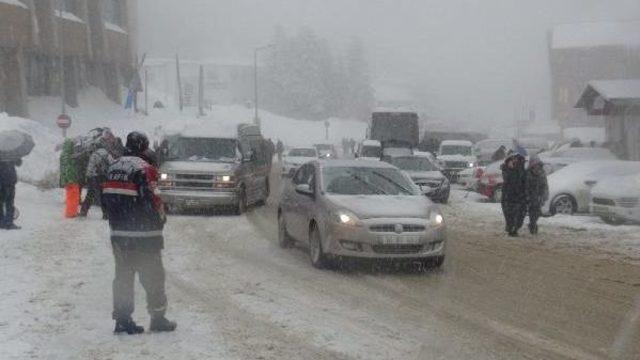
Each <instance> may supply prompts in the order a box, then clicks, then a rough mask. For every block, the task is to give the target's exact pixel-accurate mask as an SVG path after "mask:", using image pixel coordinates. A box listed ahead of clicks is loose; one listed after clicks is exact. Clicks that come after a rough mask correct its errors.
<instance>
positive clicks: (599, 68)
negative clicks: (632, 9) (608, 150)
mask: <svg viewBox="0 0 640 360" xmlns="http://www.w3.org/2000/svg"><path fill="white" fill-rule="evenodd" d="M549 61H550V68H551V94H552V116H553V119H554V120H556V121H558V123H559V124H560V126H561V127H562V128H569V127H580V126H604V125H603V124H601V123H600V122H599V119H597V118H593V117H589V116H587V114H586V113H585V112H584V111H581V110H579V109H575V108H574V105H575V103H576V101H577V100H578V98H579V97H580V95H581V94H582V91H583V90H584V89H585V87H586V86H587V83H588V82H589V81H591V80H607V79H632V78H640V21H630V22H618V23H582V24H565V25H559V26H556V27H555V28H554V29H553V31H552V33H551V35H550V39H549Z"/></svg>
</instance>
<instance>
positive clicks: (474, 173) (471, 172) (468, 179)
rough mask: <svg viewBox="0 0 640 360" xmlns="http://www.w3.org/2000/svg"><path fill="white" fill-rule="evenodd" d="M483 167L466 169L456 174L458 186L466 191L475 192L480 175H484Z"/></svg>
mask: <svg viewBox="0 0 640 360" xmlns="http://www.w3.org/2000/svg"><path fill="white" fill-rule="evenodd" d="M484 169H485V167H484V166H478V167H474V168H468V169H464V170H462V171H460V172H459V173H458V184H459V185H461V186H462V188H463V189H466V190H477V189H478V182H479V181H480V178H481V176H482V174H484Z"/></svg>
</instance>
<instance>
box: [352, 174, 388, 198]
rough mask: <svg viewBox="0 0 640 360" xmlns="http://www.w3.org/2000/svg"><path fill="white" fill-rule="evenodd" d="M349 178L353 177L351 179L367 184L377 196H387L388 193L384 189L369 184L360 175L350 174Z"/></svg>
mask: <svg viewBox="0 0 640 360" xmlns="http://www.w3.org/2000/svg"><path fill="white" fill-rule="evenodd" d="M349 176H351V178H353V179H355V180H358V181H359V182H361V183H363V184H365V185H366V186H367V187H368V188H370V189H372V190H373V191H374V193H375V194H376V195H387V192H386V191H384V190H383V189H381V188H379V187H377V186H375V185H373V184H371V183H369V182H367V181H366V180H364V179H363V178H361V177H359V176H358V175H356V174H351V173H349Z"/></svg>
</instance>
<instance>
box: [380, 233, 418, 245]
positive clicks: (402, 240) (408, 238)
mask: <svg viewBox="0 0 640 360" xmlns="http://www.w3.org/2000/svg"><path fill="white" fill-rule="evenodd" d="M378 239H379V240H380V242H381V243H382V244H383V245H392V244H398V245H413V244H421V243H422V238H421V237H420V236H417V235H380V236H379V237H378Z"/></svg>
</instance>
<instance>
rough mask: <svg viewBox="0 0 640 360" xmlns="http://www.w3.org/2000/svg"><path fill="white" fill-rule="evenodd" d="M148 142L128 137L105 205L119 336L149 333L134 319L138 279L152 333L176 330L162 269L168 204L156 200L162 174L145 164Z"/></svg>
mask: <svg viewBox="0 0 640 360" xmlns="http://www.w3.org/2000/svg"><path fill="white" fill-rule="evenodd" d="M148 148H149V140H148V139H147V137H146V136H145V135H144V134H142V133H138V132H132V133H130V134H129V135H128V136H127V142H126V150H125V154H124V156H122V157H120V158H119V159H118V160H116V161H115V162H114V163H113V164H112V165H111V166H110V167H109V171H108V173H107V181H106V182H105V184H104V189H103V197H102V199H103V201H104V204H105V208H106V210H107V213H108V217H109V227H110V229H111V245H112V248H113V255H114V259H115V279H114V280H113V319H114V320H115V321H116V326H115V333H116V334H118V333H127V334H130V335H131V334H139V333H142V332H144V328H143V327H142V326H138V325H137V324H136V323H135V322H134V321H133V319H132V317H131V316H132V314H133V311H134V291H133V289H134V280H135V274H136V273H138V278H139V279H140V282H141V283H142V287H143V288H144V290H145V292H146V294H147V311H148V312H149V315H150V316H151V324H150V326H149V327H150V330H151V331H173V330H175V329H176V326H177V325H176V323H175V322H173V321H169V320H167V318H166V317H165V313H166V311H167V296H166V293H165V270H164V267H163V264H162V249H163V248H164V238H163V234H162V230H163V228H164V224H165V222H166V216H165V213H164V205H163V203H162V201H161V200H160V198H159V197H158V196H157V195H156V191H155V190H156V184H157V181H158V171H157V169H156V168H155V167H153V166H152V165H151V164H149V162H147V161H146V160H145V153H146V151H147V149H148Z"/></svg>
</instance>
